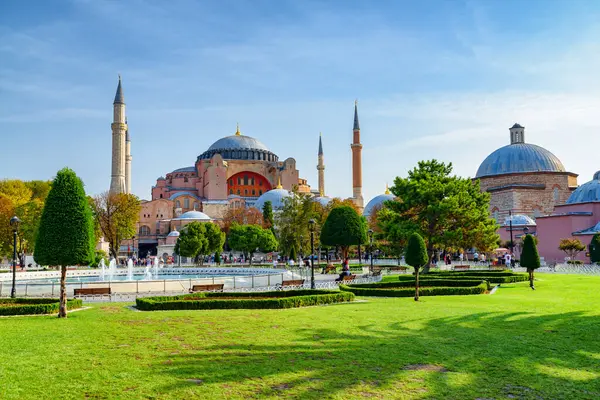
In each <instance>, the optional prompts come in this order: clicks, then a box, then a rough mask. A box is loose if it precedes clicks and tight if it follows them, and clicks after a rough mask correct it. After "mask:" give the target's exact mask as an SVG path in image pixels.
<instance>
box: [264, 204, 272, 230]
mask: <svg viewBox="0 0 600 400" xmlns="http://www.w3.org/2000/svg"><path fill="white" fill-rule="evenodd" d="M262 216H263V225H264V227H265V228H270V227H272V226H273V221H274V219H273V204H271V202H270V201H265V204H263V209H262Z"/></svg>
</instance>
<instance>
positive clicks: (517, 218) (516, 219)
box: [504, 214, 536, 226]
mask: <svg viewBox="0 0 600 400" xmlns="http://www.w3.org/2000/svg"><path fill="white" fill-rule="evenodd" d="M511 221H512V225H513V226H519V225H521V226H523V225H536V223H535V221H534V220H533V219H532V218H531V217H529V216H527V215H523V214H516V215H513V216H512V217H507V218H506V219H505V220H504V226H509V225H510V222H511Z"/></svg>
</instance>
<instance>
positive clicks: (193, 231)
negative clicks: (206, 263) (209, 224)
mask: <svg viewBox="0 0 600 400" xmlns="http://www.w3.org/2000/svg"><path fill="white" fill-rule="evenodd" d="M204 225H205V224H204V223H201V222H192V223H190V224H188V225H186V226H185V228H183V229H182V230H181V232H180V233H179V238H178V239H177V243H175V253H176V254H178V255H180V256H183V257H191V258H193V259H194V262H195V263H196V264H198V263H199V262H201V261H200V255H201V254H204V253H205V252H206V249H207V248H208V238H207V236H206V228H205V226H204Z"/></svg>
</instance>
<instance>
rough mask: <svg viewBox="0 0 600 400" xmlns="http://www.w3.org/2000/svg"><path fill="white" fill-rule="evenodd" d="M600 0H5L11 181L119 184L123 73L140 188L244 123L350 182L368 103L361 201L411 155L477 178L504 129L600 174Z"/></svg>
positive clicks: (410, 162) (2, 81)
mask: <svg viewBox="0 0 600 400" xmlns="http://www.w3.org/2000/svg"><path fill="white" fill-rule="evenodd" d="M599 16H600V2H596V1H593V0H589V1H555V0H545V1H534V0H527V1H510V0H503V1H500V0H497V1H495V0H487V1H450V0H444V1H433V0H428V1H420V2H417V1H399V0H397V1H372V2H368V1H349V0H346V1H342V0H340V1H310V0H309V1H306V0H302V1H300V0H296V1H282V0H272V1H266V0H263V1H260V0H257V1H243V0H229V1H224V0H222V1H208V0H206V1H191V0H173V1H169V2H166V1H162V0H127V1H107V0H71V1H66V0H63V1H60V0H56V1H51V2H50V1H43V0H39V1H27V0H4V1H2V2H0V60H1V62H0V135H1V137H2V163H1V165H2V167H1V168H2V169H1V172H0V177H7V178H20V179H51V178H52V177H53V175H54V173H55V172H56V171H57V170H58V169H60V168H62V167H63V166H69V167H71V168H73V169H74V170H75V171H76V172H77V173H78V174H79V175H80V176H81V177H82V178H83V180H84V182H85V183H86V187H87V190H88V192H89V193H92V194H95V193H99V192H102V191H104V190H106V189H107V188H108V186H109V183H110V149H111V130H110V123H111V118H112V100H113V98H114V92H115V89H116V84H117V74H118V73H121V74H122V76H123V85H124V93H125V101H126V103H127V107H128V109H127V115H128V120H129V127H130V133H131V136H132V153H133V157H134V158H133V179H134V180H133V190H134V192H135V193H136V194H137V195H139V196H140V197H142V198H148V197H149V195H150V188H151V186H152V185H153V184H154V183H155V181H156V178H157V177H159V176H160V175H164V174H166V173H167V172H169V171H171V170H173V169H175V168H180V167H185V166H189V165H192V164H193V163H194V161H195V160H196V157H197V156H198V155H199V154H201V153H202V152H203V151H204V150H206V149H207V148H208V147H209V146H210V145H211V144H212V143H213V142H214V141H216V140H217V139H218V138H220V137H223V136H227V135H230V134H232V133H233V132H235V126H236V122H239V123H240V128H241V131H242V133H243V134H246V135H249V136H253V137H256V138H258V139H259V140H261V141H262V142H263V143H265V144H266V145H267V146H268V147H269V148H270V149H271V150H272V151H274V152H275V153H276V154H278V155H279V157H280V159H285V158H287V157H294V158H295V159H296V161H297V166H298V169H299V170H300V175H301V176H302V177H305V178H307V179H308V180H309V183H310V184H311V185H312V186H313V187H316V186H317V181H316V178H317V171H316V168H315V167H316V162H317V157H316V153H317V146H318V137H319V132H322V133H323V146H324V150H325V164H326V191H327V194H328V195H330V196H340V197H349V196H350V195H351V194H352V183H351V169H350V165H351V164H350V146H349V144H350V141H351V129H352V113H353V104H354V99H355V98H358V101H359V116H360V122H361V128H362V132H361V133H362V141H363V145H364V148H363V168H364V170H363V185H364V195H365V198H366V200H368V199H370V198H371V197H373V196H375V195H377V194H379V193H381V192H383V190H384V189H385V184H386V182H389V183H391V182H392V181H393V178H394V177H395V176H399V175H400V176H404V175H405V174H406V172H407V170H409V169H411V168H412V167H413V166H414V165H415V164H416V162H417V161H419V160H422V159H430V158H438V159H441V160H444V161H448V162H452V163H453V164H454V166H455V172H456V173H457V174H459V175H462V176H473V175H474V174H475V172H476V170H477V167H478V166H479V164H480V163H481V161H483V159H484V158H485V157H486V156H487V154H489V153H491V152H492V151H493V150H495V149H496V148H498V147H500V146H502V145H505V144H508V142H509V135H508V127H509V126H511V125H512V124H513V123H514V122H519V123H521V124H522V125H524V126H525V127H526V131H525V134H526V140H527V141H528V142H530V143H535V144H538V145H541V146H544V147H546V148H548V149H549V150H550V151H552V152H553V153H554V154H556V155H557V156H558V157H559V158H560V159H561V160H562V162H563V164H564V165H565V167H566V168H567V170H569V171H572V172H575V173H579V174H580V177H579V182H580V183H583V182H586V181H588V180H590V179H591V176H592V174H593V173H594V172H595V171H596V170H597V169H600V162H597V161H596V160H597V153H598V148H600V113H599V112H598V110H600V96H599V94H600V84H599V83H600V81H599V77H600V72H598V71H600V42H599V41H598V39H597V38H599V37H600V23H599V22H598V21H600V19H599V18H598V17H599Z"/></svg>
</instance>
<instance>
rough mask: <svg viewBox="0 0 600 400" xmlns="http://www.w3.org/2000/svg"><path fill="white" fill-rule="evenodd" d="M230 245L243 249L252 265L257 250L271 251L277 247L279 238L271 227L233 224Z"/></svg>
mask: <svg viewBox="0 0 600 400" xmlns="http://www.w3.org/2000/svg"><path fill="white" fill-rule="evenodd" d="M229 246H230V247H231V248H232V249H233V250H236V251H241V252H242V253H243V254H244V255H245V256H246V258H248V259H249V260H250V265H252V257H253V255H254V253H255V252H256V250H261V251H263V252H271V251H274V250H276V249H277V240H276V239H275V236H274V235H273V232H271V230H270V229H264V228H263V227H261V226H259V225H238V224H233V225H232V226H231V228H230V229H229Z"/></svg>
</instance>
